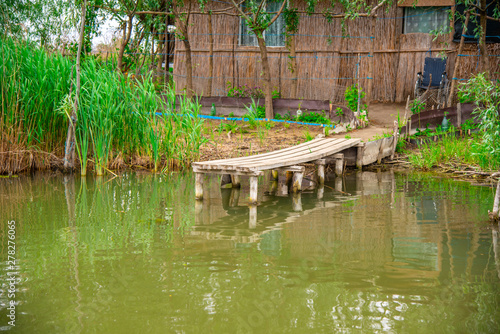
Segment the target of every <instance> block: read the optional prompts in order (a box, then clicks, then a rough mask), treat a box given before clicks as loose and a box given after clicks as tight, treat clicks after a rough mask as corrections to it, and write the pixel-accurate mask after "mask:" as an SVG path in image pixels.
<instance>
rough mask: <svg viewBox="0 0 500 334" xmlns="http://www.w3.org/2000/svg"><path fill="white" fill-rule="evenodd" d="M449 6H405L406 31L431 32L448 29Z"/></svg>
mask: <svg viewBox="0 0 500 334" xmlns="http://www.w3.org/2000/svg"><path fill="white" fill-rule="evenodd" d="M448 9H449V7H415V8H412V7H405V18H404V33H405V34H409V33H412V32H421V33H430V32H431V31H433V30H437V29H442V28H444V29H447V28H448V26H449V19H448Z"/></svg>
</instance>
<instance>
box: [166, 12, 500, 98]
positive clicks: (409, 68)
mask: <svg viewBox="0 0 500 334" xmlns="http://www.w3.org/2000/svg"><path fill="white" fill-rule="evenodd" d="M211 6H212V7H213V8H207V10H208V9H216V8H219V7H220V8H222V7H224V6H225V5H224V4H220V3H211ZM226 7H227V6H226ZM300 7H301V6H300V5H299V10H304V8H300ZM321 10H322V8H317V12H321ZM377 14H378V16H377V17H376V18H373V17H360V18H357V19H355V20H348V21H347V22H346V31H345V32H346V34H347V36H348V37H341V36H342V35H343V34H342V28H341V20H340V19H333V20H332V21H331V22H328V20H327V19H326V18H325V17H324V16H323V15H319V14H315V15H311V16H308V15H306V14H301V17H300V23H299V27H298V32H297V33H296V34H295V36H294V38H295V41H294V43H293V45H292V47H285V46H283V47H268V52H269V61H270V67H271V79H272V86H273V87H276V89H277V90H279V91H280V92H281V96H282V97H284V98H304V99H319V100H325V99H326V100H330V101H332V102H333V103H342V102H343V100H344V95H343V94H344V91H345V88H346V87H348V86H350V85H352V84H354V83H358V82H359V84H360V85H361V87H363V89H364V90H365V91H366V92H367V93H368V96H367V99H370V100H378V101H383V102H404V101H406V98H407V96H408V95H411V96H412V97H413V90H414V84H415V80H416V73H417V72H419V71H421V70H422V69H423V64H424V58H425V57H429V56H432V57H438V56H444V57H447V58H448V64H447V72H448V73H449V75H448V76H449V78H450V79H452V78H458V79H468V78H470V76H471V75H473V74H474V73H477V67H478V66H477V63H478V58H477V57H476V56H477V55H478V49H477V45H476V44H467V45H465V48H464V50H463V52H462V54H464V55H466V56H463V57H461V59H460V61H461V63H460V66H459V68H458V70H457V73H452V72H453V68H454V64H455V61H456V59H457V49H458V45H457V43H454V42H452V41H451V36H448V35H445V36H440V37H439V38H438V39H436V40H433V36H432V35H430V34H424V33H412V34H403V33H402V31H403V28H402V24H403V8H401V7H397V6H396V5H394V6H393V7H391V8H390V9H389V11H385V10H379V11H378V13H377ZM190 21H191V23H192V24H191V25H190V27H189V38H190V42H191V48H192V57H193V85H194V87H193V88H194V91H195V92H196V93H197V94H202V95H203V96H223V95H226V94H227V84H228V82H229V83H230V84H232V85H236V86H239V85H248V86H251V87H255V86H261V83H260V73H261V72H262V68H261V64H260V55H259V50H258V47H253V46H242V45H240V43H239V32H240V25H241V22H240V18H239V17H237V16H230V15H212V17H211V22H212V27H211V29H210V28H209V16H208V15H206V14H193V15H192V17H191V18H190ZM346 34H344V36H345V35H346ZM212 41H213V43H211V42H212ZM210 45H212V48H211V47H210ZM293 46H294V49H292V48H293ZM488 51H489V53H490V55H491V57H490V58H491V59H490V68H491V69H492V73H491V74H492V76H493V78H500V76H499V74H498V73H494V72H495V69H499V68H500V57H499V56H500V45H499V44H489V45H488ZM291 54H295V60H296V69H295V71H294V72H292V71H290V66H291V58H290V55H291ZM185 59H186V55H185V50H184V48H183V44H182V43H177V42H176V50H175V57H174V80H175V81H176V84H177V89H178V90H181V89H183V88H184V87H185V84H186V82H185V81H186V80H185V78H186V70H185ZM210 59H212V60H213V72H212V73H213V75H212V76H210V75H209V73H211V71H210ZM210 79H211V80H210ZM210 81H211V82H210ZM294 81H295V83H296V84H294ZM370 95H371V96H370Z"/></svg>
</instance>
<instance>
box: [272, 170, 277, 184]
mask: <svg viewBox="0 0 500 334" xmlns="http://www.w3.org/2000/svg"><path fill="white" fill-rule="evenodd" d="M271 177H272V179H273V180H274V181H278V170H276V169H273V170H271Z"/></svg>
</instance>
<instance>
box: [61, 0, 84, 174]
mask: <svg viewBox="0 0 500 334" xmlns="http://www.w3.org/2000/svg"><path fill="white" fill-rule="evenodd" d="M86 11H87V0H84V1H83V3H82V16H81V21H82V22H81V26H80V40H79V41H78V53H77V55H76V91H75V103H74V105H73V111H72V112H71V118H70V120H69V124H68V134H67V136H66V146H65V148H64V168H67V169H73V168H74V167H75V146H76V140H75V128H76V123H77V122H78V99H79V98H80V59H81V53H82V47H83V38H84V34H85V15H86ZM82 158H83V159H86V158H87V157H82Z"/></svg>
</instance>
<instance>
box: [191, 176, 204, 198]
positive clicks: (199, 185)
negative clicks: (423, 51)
mask: <svg viewBox="0 0 500 334" xmlns="http://www.w3.org/2000/svg"><path fill="white" fill-rule="evenodd" d="M194 174H195V185H194V192H195V198H196V199H197V200H202V199H203V179H204V178H205V175H204V174H203V173H194Z"/></svg>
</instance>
